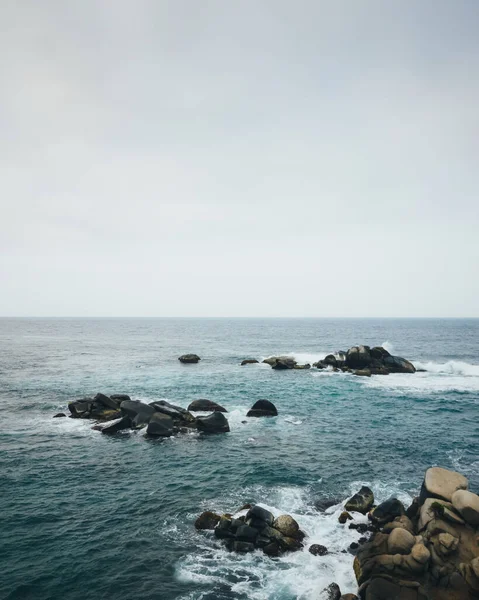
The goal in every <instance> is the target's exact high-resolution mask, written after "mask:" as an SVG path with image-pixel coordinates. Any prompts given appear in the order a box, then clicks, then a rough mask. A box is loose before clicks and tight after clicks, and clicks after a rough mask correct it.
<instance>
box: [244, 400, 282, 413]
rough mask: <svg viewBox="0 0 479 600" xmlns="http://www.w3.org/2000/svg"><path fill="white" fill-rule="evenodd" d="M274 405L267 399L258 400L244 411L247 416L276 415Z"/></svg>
mask: <svg viewBox="0 0 479 600" xmlns="http://www.w3.org/2000/svg"><path fill="white" fill-rule="evenodd" d="M277 415H278V411H277V410H276V406H275V405H274V404H273V403H272V402H270V401H269V400H258V401H257V402H255V403H254V404H253V406H252V407H251V408H250V410H249V411H248V412H247V413H246V416H247V417H276V416H277Z"/></svg>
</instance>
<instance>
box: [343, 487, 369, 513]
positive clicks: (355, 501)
mask: <svg viewBox="0 0 479 600" xmlns="http://www.w3.org/2000/svg"><path fill="white" fill-rule="evenodd" d="M373 504H374V494H373V492H372V490H371V489H370V488H368V487H367V486H364V485H363V487H362V488H361V489H360V490H359V492H358V493H357V494H354V496H353V497H352V498H350V499H349V500H348V501H347V502H346V504H345V506H344V508H345V509H346V511H348V512H350V511H356V512H360V513H362V514H363V515H365V514H367V513H368V512H369V511H370V510H371V508H372V506H373Z"/></svg>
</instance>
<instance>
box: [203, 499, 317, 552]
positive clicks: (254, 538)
mask: <svg viewBox="0 0 479 600" xmlns="http://www.w3.org/2000/svg"><path fill="white" fill-rule="evenodd" d="M195 527H196V529H210V530H213V531H214V534H215V536H216V537H217V538H218V539H220V540H222V541H223V542H224V543H225V546H226V548H227V549H228V550H230V551H235V552H240V553H246V552H253V551H254V550H257V549H260V550H262V551H263V552H264V553H265V554H267V555H268V556H280V555H281V554H283V553H284V552H291V551H295V550H299V549H301V548H302V547H303V545H302V543H301V542H302V540H303V539H304V537H305V536H304V533H303V532H302V531H301V530H300V528H299V525H298V523H297V522H296V521H295V520H294V519H293V517H291V516H290V515H281V516H280V517H278V518H277V519H275V518H274V515H273V513H271V512H270V511H269V510H266V509H265V508H262V507H261V506H259V505H255V506H252V507H251V508H250V509H249V510H248V512H247V513H246V515H242V516H239V517H237V518H235V517H234V516H232V515H222V516H220V515H217V514H216V513H213V512H211V511H207V512H204V513H202V514H201V515H200V516H199V517H198V519H197V520H196V522H195Z"/></svg>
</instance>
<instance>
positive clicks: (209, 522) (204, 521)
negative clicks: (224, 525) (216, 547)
mask: <svg viewBox="0 0 479 600" xmlns="http://www.w3.org/2000/svg"><path fill="white" fill-rule="evenodd" d="M220 520H221V517H220V515H217V514H216V513H214V512H211V511H210V510H207V511H205V512H203V513H201V515H200V516H199V517H198V518H197V519H196V521H195V527H196V529H214V528H215V527H216V526H217V525H218V523H219V522H220Z"/></svg>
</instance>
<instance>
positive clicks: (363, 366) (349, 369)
mask: <svg viewBox="0 0 479 600" xmlns="http://www.w3.org/2000/svg"><path fill="white" fill-rule="evenodd" d="M313 367H316V368H317V369H326V368H328V367H331V368H332V369H333V371H342V372H346V373H353V374H355V375H362V376H366V377H370V376H371V375H389V373H415V372H416V368H415V367H414V365H413V364H412V363H411V362H410V361H408V360H406V359H405V358H402V357H400V356H392V355H391V354H390V353H389V352H388V351H387V350H386V349H385V348H383V347H381V346H375V347H374V348H370V347H369V346H352V347H351V348H349V350H348V351H347V352H344V351H340V352H338V353H336V354H328V356H326V357H325V358H323V360H320V361H318V362H317V363H314V364H313Z"/></svg>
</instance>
